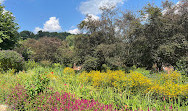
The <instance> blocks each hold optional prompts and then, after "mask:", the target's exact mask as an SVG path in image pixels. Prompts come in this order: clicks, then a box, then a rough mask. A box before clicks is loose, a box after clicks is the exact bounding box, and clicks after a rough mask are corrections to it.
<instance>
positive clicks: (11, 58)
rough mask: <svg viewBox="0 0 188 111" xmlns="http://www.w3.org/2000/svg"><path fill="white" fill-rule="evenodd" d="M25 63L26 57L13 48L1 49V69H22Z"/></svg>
mask: <svg viewBox="0 0 188 111" xmlns="http://www.w3.org/2000/svg"><path fill="white" fill-rule="evenodd" d="M23 64H24V59H23V57H22V56H21V55H20V54H19V53H17V52H15V51H11V50H2V51H0V69H2V70H3V71H7V70H9V69H15V70H16V71H19V70H22V69H23Z"/></svg>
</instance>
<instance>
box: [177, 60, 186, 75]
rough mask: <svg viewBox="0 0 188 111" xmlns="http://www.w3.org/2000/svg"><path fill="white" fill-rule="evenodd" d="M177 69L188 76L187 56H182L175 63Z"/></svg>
mask: <svg viewBox="0 0 188 111" xmlns="http://www.w3.org/2000/svg"><path fill="white" fill-rule="evenodd" d="M176 65H177V70H178V71H180V72H181V73H182V74H183V75H185V76H186V77H188V57H182V58H181V59H180V60H179V61H178V62H177V63H176Z"/></svg>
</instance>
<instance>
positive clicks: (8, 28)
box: [0, 5, 19, 50]
mask: <svg viewBox="0 0 188 111" xmlns="http://www.w3.org/2000/svg"><path fill="white" fill-rule="evenodd" d="M17 30H18V24H17V23H15V17H14V16H13V14H12V13H11V12H9V11H7V10H5V9H4V6H1V5H0V49H3V50H7V49H13V48H14V46H15V44H16V43H17V42H18V40H19V35H18V32H17Z"/></svg>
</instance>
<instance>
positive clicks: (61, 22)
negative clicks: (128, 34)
mask: <svg viewBox="0 0 188 111" xmlns="http://www.w3.org/2000/svg"><path fill="white" fill-rule="evenodd" d="M162 1H164V0H0V3H1V4H2V5H4V6H5V10H8V11H10V12H12V13H13V15H14V16H15V18H16V21H15V22H16V23H18V24H19V27H20V29H19V32H20V31H23V30H29V31H32V32H34V33H37V32H38V31H39V30H42V31H49V32H65V31H66V32H70V33H73V34H77V33H80V31H79V30H78V29H77V25H78V24H79V23H80V22H81V21H83V20H84V19H85V15H86V14H90V15H92V16H93V17H94V18H97V19H98V17H99V16H100V14H101V11H100V10H99V8H100V7H101V6H105V5H108V4H112V5H114V6H116V7H118V8H120V9H122V10H131V11H134V12H135V11H138V10H141V9H142V8H143V7H144V6H145V5H146V4H147V3H154V4H156V5H157V6H159V7H160V6H161V2H162ZM169 1H172V2H174V3H177V2H178V0H169Z"/></svg>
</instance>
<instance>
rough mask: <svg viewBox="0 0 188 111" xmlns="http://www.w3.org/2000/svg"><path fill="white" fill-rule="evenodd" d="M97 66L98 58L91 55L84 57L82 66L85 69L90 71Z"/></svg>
mask: <svg viewBox="0 0 188 111" xmlns="http://www.w3.org/2000/svg"><path fill="white" fill-rule="evenodd" d="M97 66H98V59H97V58H94V57H91V56H86V57H85V62H84V63H83V68H84V70H86V71H88V72H89V71H91V70H96V69H97Z"/></svg>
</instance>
